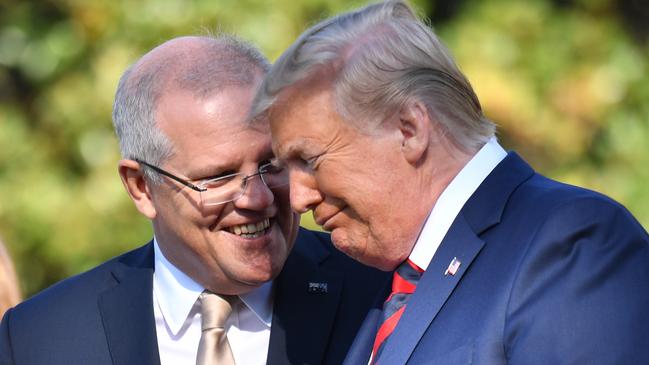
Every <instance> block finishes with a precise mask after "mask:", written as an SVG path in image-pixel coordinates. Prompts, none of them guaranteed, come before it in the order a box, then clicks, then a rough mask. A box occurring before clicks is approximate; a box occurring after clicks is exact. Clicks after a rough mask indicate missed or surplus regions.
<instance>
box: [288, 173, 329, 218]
mask: <svg viewBox="0 0 649 365" xmlns="http://www.w3.org/2000/svg"><path fill="white" fill-rule="evenodd" d="M289 184H290V188H291V195H290V196H291V207H292V208H293V210H294V211H296V212H298V213H305V212H307V211H309V210H313V209H315V207H316V206H317V205H318V204H320V202H322V200H323V195H322V193H321V192H320V191H319V190H318V188H317V183H316V179H315V177H314V176H313V174H312V173H309V172H308V171H304V170H300V169H298V168H291V169H289Z"/></svg>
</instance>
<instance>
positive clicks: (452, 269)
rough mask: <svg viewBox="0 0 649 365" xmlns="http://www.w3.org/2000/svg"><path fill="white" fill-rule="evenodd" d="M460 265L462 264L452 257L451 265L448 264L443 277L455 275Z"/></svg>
mask: <svg viewBox="0 0 649 365" xmlns="http://www.w3.org/2000/svg"><path fill="white" fill-rule="evenodd" d="M460 265H462V262H460V260H458V259H457V257H453V260H451V263H450V264H448V268H447V269H446V272H445V273H444V276H447V275H451V276H453V275H455V274H456V273H457V271H458V270H459V269H460Z"/></svg>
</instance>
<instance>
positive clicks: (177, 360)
mask: <svg viewBox="0 0 649 365" xmlns="http://www.w3.org/2000/svg"><path fill="white" fill-rule="evenodd" d="M153 242H154V256H155V257H154V259H155V272H154V274H153V293H152V295H153V311H154V315H155V323H156V334H157V338H158V351H159V353H160V363H161V365H178V364H191V365H194V364H196V353H197V351H198V342H199V340H200V338H201V313H200V307H199V306H198V305H197V303H196V300H197V299H198V296H199V295H200V294H201V293H202V292H203V290H204V288H203V287H202V286H201V285H200V284H198V283H197V282H196V281H194V280H193V279H192V278H190V277H189V276H187V275H185V274H184V273H183V272H182V271H180V270H179V269H178V268H176V267H175V266H174V265H173V264H172V263H171V262H169V261H168V260H167V259H166V258H165V257H164V255H163V254H162V252H161V251H160V248H159V247H158V243H157V241H156V240H155V238H154V241H153ZM239 298H240V299H241V300H240V301H239V302H238V303H237V304H236V305H235V306H234V307H233V308H232V309H233V310H232V314H231V315H230V318H229V319H228V321H227V323H226V331H227V336H228V341H229V342H230V347H231V348H232V353H233V355H234V360H235V361H236V363H237V364H246V365H248V364H250V365H255V364H259V365H262V364H266V358H267V356H268V344H269V342H270V326H271V322H272V316H273V298H272V283H271V282H268V283H266V284H264V285H262V286H261V287H259V288H258V289H255V290H253V291H252V292H250V293H247V294H245V295H241V296H239Z"/></svg>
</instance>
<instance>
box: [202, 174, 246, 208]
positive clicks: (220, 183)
mask: <svg viewBox="0 0 649 365" xmlns="http://www.w3.org/2000/svg"><path fill="white" fill-rule="evenodd" d="M201 186H202V187H203V188H205V189H207V190H205V191H202V192H201V201H202V202H203V205H218V204H223V203H228V202H231V201H233V200H236V199H239V197H241V195H243V191H244V189H243V188H244V186H245V181H244V175H243V174H234V175H230V176H227V177H221V178H218V179H214V180H208V181H204V182H203V183H201Z"/></svg>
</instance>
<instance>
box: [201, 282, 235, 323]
mask: <svg viewBox="0 0 649 365" xmlns="http://www.w3.org/2000/svg"><path fill="white" fill-rule="evenodd" d="M236 298H237V297H235V296H231V295H217V294H214V293H212V292H209V291H207V290H206V291H204V292H202V293H201V295H200V296H199V301H200V303H201V316H202V320H201V330H203V331H205V330H208V329H212V328H224V327H225V322H226V321H227V320H228V318H229V317H230V314H231V313H232V305H233V303H234V302H235V300H236Z"/></svg>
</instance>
